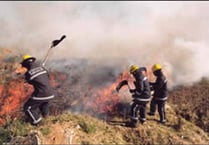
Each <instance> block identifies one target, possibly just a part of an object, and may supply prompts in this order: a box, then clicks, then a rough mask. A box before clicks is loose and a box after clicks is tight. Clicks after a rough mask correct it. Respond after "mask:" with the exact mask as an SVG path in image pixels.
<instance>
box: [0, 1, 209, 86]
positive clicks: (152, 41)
mask: <svg viewBox="0 0 209 145" xmlns="http://www.w3.org/2000/svg"><path fill="white" fill-rule="evenodd" d="M0 8H1V12H0V26H1V33H0V39H1V44H0V48H5V47H6V48H12V49H14V53H15V55H22V54H24V53H29V54H31V55H34V56H36V57H37V58H39V59H43V57H44V56H45V54H46V52H47V50H48V48H49V47H50V45H51V41H52V40H54V39H59V38H60V37H61V36H62V35H66V36H67V38H66V39H65V40H64V41H63V42H62V43H60V44H59V46H57V47H56V48H53V50H52V52H51V54H50V59H49V61H50V60H59V59H72V58H75V59H87V60H88V61H90V62H93V63H94V64H95V65H99V66H101V65H108V66H111V67H112V68H113V69H117V70H118V71H116V72H114V73H118V72H119V70H120V71H121V70H123V69H124V68H126V69H128V67H129V65H130V64H137V65H139V66H147V67H148V69H150V66H151V65H152V64H153V63H161V64H162V65H163V68H164V71H165V72H166V75H167V76H168V80H169V81H170V83H169V85H170V86H171V87H172V86H175V85H179V84H191V83H193V82H196V81H198V80H199V79H200V78H201V77H203V76H208V73H209V67H207V65H206V62H207V61H208V56H209V49H208V46H209V44H208V42H209V41H208V40H209V29H208V26H209V3H208V2H151V1H150V2H149V1H148V2H140V1H131V2H128V1H124V2H122V1H121V2H118V1H115V2H110V1H108V2H105V1H104V2H93V1H92V2H91V1H88V2H84V1H83V2H80V1H78V2H76V1H66V2H64V1H63V2H58V1H57V2H48V1H43V2H40V1H39V2H35V1H29V2H27V1H25V2H15V1H13V2H0ZM98 69H99V68H95V71H92V70H90V71H89V72H96V70H98ZM99 70H100V69H99ZM98 74H101V72H100V73H98ZM97 81H98V80H97Z"/></svg>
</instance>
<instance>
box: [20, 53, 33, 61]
mask: <svg viewBox="0 0 209 145" xmlns="http://www.w3.org/2000/svg"><path fill="white" fill-rule="evenodd" d="M27 59H32V60H33V61H34V60H35V59H36V58H35V57H32V56H30V55H28V54H26V55H24V56H23V60H22V61H25V60H27Z"/></svg>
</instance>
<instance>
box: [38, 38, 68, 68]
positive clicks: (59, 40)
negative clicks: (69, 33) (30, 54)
mask: <svg viewBox="0 0 209 145" xmlns="http://www.w3.org/2000/svg"><path fill="white" fill-rule="evenodd" d="M64 38H66V35H62V37H61V38H60V39H56V40H53V41H52V43H51V46H50V48H49V49H48V51H47V54H46V56H45V58H44V60H43V63H42V65H43V66H44V65H45V63H46V61H47V59H48V56H49V53H50V51H51V50H52V48H53V47H56V46H57V45H58V44H59V43H60V42H61V41H62V40H63V39H64Z"/></svg>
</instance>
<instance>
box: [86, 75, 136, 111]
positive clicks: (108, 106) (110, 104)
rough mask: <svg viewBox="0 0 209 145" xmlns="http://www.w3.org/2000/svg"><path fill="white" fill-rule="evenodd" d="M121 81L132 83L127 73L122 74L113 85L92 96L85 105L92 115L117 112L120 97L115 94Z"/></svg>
mask: <svg viewBox="0 0 209 145" xmlns="http://www.w3.org/2000/svg"><path fill="white" fill-rule="evenodd" d="M122 80H128V81H130V82H133V78H132V77H131V76H130V74H129V73H128V72H125V71H124V72H123V73H122V74H121V75H120V76H119V77H118V78H117V79H116V81H115V82H114V83H112V84H111V85H110V86H108V87H106V88H104V89H102V90H99V91H98V92H97V93H96V95H94V96H93V99H92V100H93V101H92V102H87V103H86V105H87V106H88V107H90V108H91V109H92V112H93V114H95V113H96V114H98V113H99V114H112V113H114V112H117V108H116V106H117V104H118V103H119V102H120V96H119V94H118V93H117V92H116V90H115V89H116V86H117V85H118V83H120V82H121V81H122Z"/></svg>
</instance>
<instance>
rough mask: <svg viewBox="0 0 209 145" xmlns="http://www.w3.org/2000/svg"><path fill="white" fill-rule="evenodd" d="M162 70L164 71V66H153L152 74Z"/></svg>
mask: <svg viewBox="0 0 209 145" xmlns="http://www.w3.org/2000/svg"><path fill="white" fill-rule="evenodd" d="M160 69H162V66H161V65H160V64H154V65H153V66H152V72H155V71H157V70H160Z"/></svg>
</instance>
